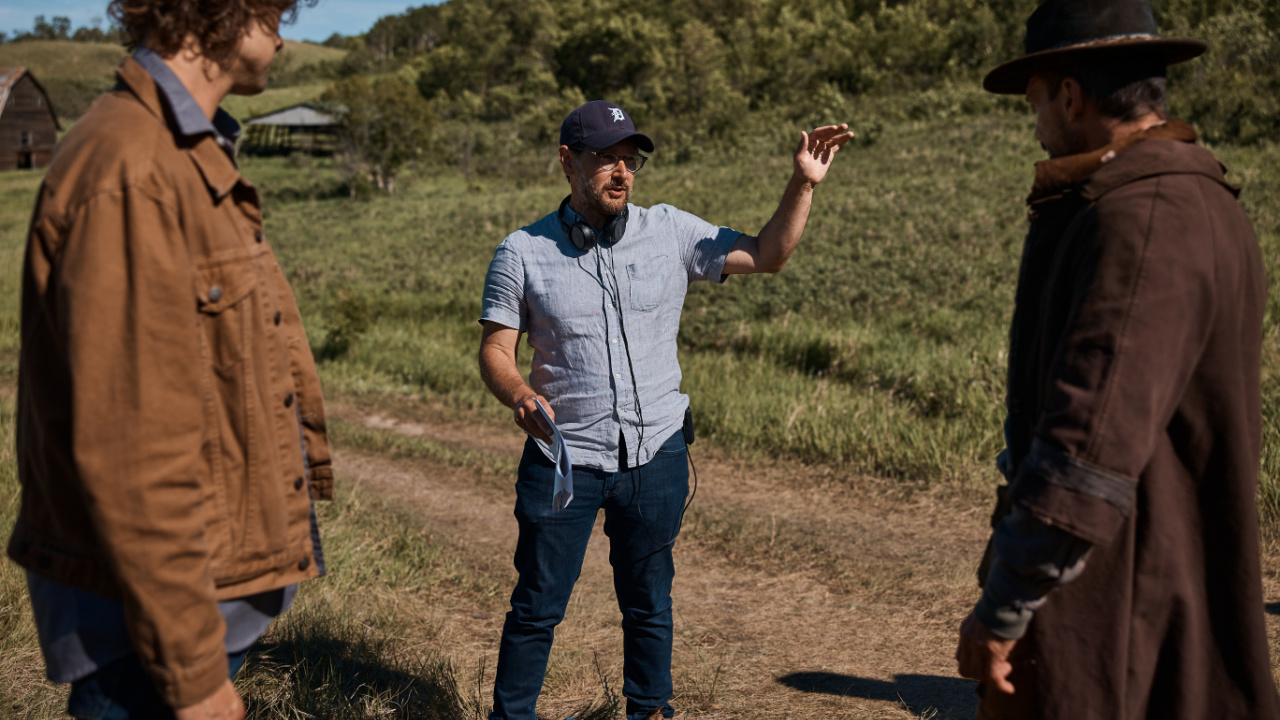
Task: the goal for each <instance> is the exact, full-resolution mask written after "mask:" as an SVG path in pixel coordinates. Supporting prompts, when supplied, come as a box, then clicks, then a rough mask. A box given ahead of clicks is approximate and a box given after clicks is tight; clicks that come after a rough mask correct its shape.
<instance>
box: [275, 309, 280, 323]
mask: <svg viewBox="0 0 1280 720" xmlns="http://www.w3.org/2000/svg"><path fill="white" fill-rule="evenodd" d="M280 318H281V315H280V311H279V310H277V311H276V317H275V322H276V324H277V325H279V324H280Z"/></svg>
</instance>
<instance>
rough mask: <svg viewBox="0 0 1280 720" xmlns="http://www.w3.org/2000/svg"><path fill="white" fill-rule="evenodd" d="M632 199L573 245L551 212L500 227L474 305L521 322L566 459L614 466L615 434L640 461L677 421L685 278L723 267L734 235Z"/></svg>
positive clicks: (536, 385) (488, 314) (538, 388)
mask: <svg viewBox="0 0 1280 720" xmlns="http://www.w3.org/2000/svg"><path fill="white" fill-rule="evenodd" d="M628 209H629V214H628V216H627V230H626V233H625V234H624V235H623V237H622V239H621V240H619V241H618V242H617V243H615V244H614V245H613V246H612V247H607V246H606V247H602V246H596V247H595V248H592V249H590V250H588V251H586V252H582V251H580V250H578V249H577V248H575V247H574V246H573V243H572V242H570V240H569V237H568V235H567V234H566V233H565V231H564V226H563V225H562V224H561V222H560V219H559V217H558V216H557V214H556V213H551V214H550V215H547V216H546V217H544V218H542V219H541V220H539V221H537V222H535V223H534V224H532V225H530V226H528V227H524V228H521V229H519V230H517V231H515V232H513V233H511V234H510V235H508V236H507V238H506V239H505V240H503V241H502V244H501V245H499V246H498V249H497V251H496V252H495V253H494V256H493V261H492V262H491V263H490V264H489V272H488V275H487V276H486V277H485V284H484V302H483V306H482V310H481V316H480V320H481V321H482V322H483V321H489V322H494V323H497V324H498V325H502V326H504V327H509V328H514V329H516V330H519V331H521V332H525V333H528V337H529V346H530V347H532V348H533V369H532V372H531V373H530V374H529V385H530V387H532V388H533V390H534V392H537V393H539V394H540V395H542V396H544V397H545V398H547V400H548V401H549V402H550V403H551V408H552V410H553V411H554V412H555V414H556V425H558V426H559V428H560V432H561V433H562V434H563V435H564V438H565V442H566V443H567V444H568V446H569V449H570V452H571V454H572V456H573V462H574V465H575V466H577V467H590V468H597V469H600V470H603V471H605V472H615V471H617V469H618V449H619V447H618V441H619V435H620V434H621V435H622V436H624V437H625V440H626V447H627V454H628V461H629V463H630V465H631V466H632V467H636V466H639V465H643V464H644V463H647V462H648V461H649V460H650V459H651V458H652V457H653V454H654V453H655V452H656V451H657V450H658V448H659V447H660V446H661V445H662V442H663V441H664V440H666V439H667V438H669V437H670V436H671V435H672V434H673V433H675V432H676V431H677V430H679V429H680V427H681V425H682V423H683V422H684V411H685V408H686V407H688V406H689V398H688V396H686V395H684V394H682V393H681V392H680V365H679V363H678V361H677V359H676V334H677V332H678V331H679V329H680V312H681V310H682V309H683V307H684V297H685V293H686V292H687V291H688V289H689V283H690V282H692V281H695V280H713V281H717V282H718V281H721V280H722V279H723V271H724V263H725V260H726V259H727V258H728V256H729V251H730V250H732V249H733V245H734V243H735V242H737V240H738V237H739V236H740V235H741V233H739V232H737V231H736V230H730V229H729V228H724V227H716V226H715V225H712V224H711V223H708V222H707V221H705V220H702V219H701V218H698V217H697V216H694V215H691V214H689V213H687V212H684V211H682V210H677V209H676V208H674V207H671V206H670V205H655V206H653V207H651V208H642V207H637V206H635V205H628ZM564 213H565V220H566V221H567V222H568V223H570V224H572V223H573V222H574V221H575V219H576V218H577V215H576V213H574V212H573V210H572V209H571V208H569V207H567V206H566V207H565V210H564ZM618 301H621V303H620V304H621V307H619V302H618ZM628 355H629V356H630V357H629V361H628ZM632 369H634V371H635V378H634V381H635V382H634V386H635V389H636V391H638V392H639V402H638V403H637V402H636V398H635V392H633V390H632V387H633V383H632V375H631V372H632ZM637 405H639V409H638V410H637ZM641 414H643V416H644V427H643V443H642V442H641V429H642V428H641V425H640V416H641ZM538 445H539V446H540V447H541V448H542V451H543V452H544V453H546V454H547V457H551V453H550V449H549V448H548V447H547V446H546V444H545V443H542V442H539V443H538Z"/></svg>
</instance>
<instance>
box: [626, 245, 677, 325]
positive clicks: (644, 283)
mask: <svg viewBox="0 0 1280 720" xmlns="http://www.w3.org/2000/svg"><path fill="white" fill-rule="evenodd" d="M671 271H672V268H671V266H670V263H668V262H667V256H666V255H659V256H657V257H652V258H648V259H646V260H641V261H639V262H634V263H631V264H629V265H627V282H628V284H629V286H630V294H631V309H632V310H639V311H640V312H648V311H650V310H653V309H654V308H656V307H658V306H659V305H661V304H662V298H663V297H664V296H665V295H666V293H667V281H668V280H669V279H670V275H671Z"/></svg>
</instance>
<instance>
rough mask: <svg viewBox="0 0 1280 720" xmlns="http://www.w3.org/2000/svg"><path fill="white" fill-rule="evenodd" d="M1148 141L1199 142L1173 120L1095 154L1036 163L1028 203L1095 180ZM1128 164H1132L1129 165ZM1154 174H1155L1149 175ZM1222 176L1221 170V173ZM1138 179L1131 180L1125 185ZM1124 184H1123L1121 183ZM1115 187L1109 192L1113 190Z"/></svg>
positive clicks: (1090, 153) (1193, 131) (1156, 171)
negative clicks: (1133, 149) (1110, 164)
mask: <svg viewBox="0 0 1280 720" xmlns="http://www.w3.org/2000/svg"><path fill="white" fill-rule="evenodd" d="M1145 140H1172V141H1175V142H1179V143H1194V142H1195V141H1196V131H1195V129H1194V128H1192V127H1191V126H1190V125H1188V124H1186V123H1185V122H1183V121H1181V120H1170V121H1169V122H1166V123H1162V124H1160V125H1156V126H1154V127H1150V128H1147V129H1146V130H1144V131H1142V132H1140V133H1134V134H1132V135H1129V136H1127V137H1124V138H1122V139H1120V140H1117V141H1116V142H1114V143H1111V144H1110V145H1108V146H1106V147H1104V148H1099V149H1097V150H1094V151H1093V152H1088V153H1082V154H1080V155H1069V156H1067V157H1060V158H1053V159H1051V160H1043V161H1041V162H1038V163H1036V183H1035V186H1034V187H1032V189H1031V195H1030V197H1028V198H1027V202H1028V203H1036V202H1039V201H1041V200H1046V199H1048V198H1051V197H1056V196H1058V195H1061V194H1062V193H1063V192H1064V191H1066V190H1068V189H1069V188H1072V187H1075V186H1077V185H1080V184H1081V183H1085V181H1087V180H1091V178H1093V176H1094V174H1095V173H1099V171H1101V170H1102V169H1103V168H1104V167H1106V166H1107V165H1108V164H1109V163H1111V162H1112V161H1114V160H1115V159H1116V158H1117V157H1119V156H1120V154H1121V153H1123V152H1124V151H1126V150H1128V149H1129V148H1131V147H1133V146H1135V145H1137V144H1138V143H1141V142H1143V141H1145ZM1126 165H1128V163H1126ZM1150 170H1154V171H1155V172H1154V174H1160V173H1162V172H1168V170H1167V169H1164V168H1159V169H1157V168H1150ZM1148 174H1151V173H1148ZM1218 174H1219V176H1221V170H1219V173H1218ZM1135 179H1137V177H1129V178H1128V180H1126V181H1125V182H1129V181H1132V180H1135ZM1119 184H1123V183H1119ZM1115 186H1116V185H1111V186H1110V187H1107V188H1106V189H1107V190H1109V189H1111V187H1115ZM1093 189H1094V190H1095V191H1097V194H1095V195H1094V197H1097V195H1100V194H1101V193H1102V192H1105V190H1099V188H1097V187H1094V188H1093Z"/></svg>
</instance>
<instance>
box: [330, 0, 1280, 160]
mask: <svg viewBox="0 0 1280 720" xmlns="http://www.w3.org/2000/svg"><path fill="white" fill-rule="evenodd" d="M1036 5H1037V0H834V1H833V0H607V1H606V0H449V1H448V2H445V3H443V4H440V5H432V6H424V7H419V8H413V9H410V10H409V11H407V12H405V13H402V14H398V15H389V16H386V17H383V18H381V19H380V20H378V21H377V23H376V24H374V26H373V27H372V28H371V29H370V30H369V31H368V32H367V33H365V34H364V35H362V36H358V37H348V38H339V37H335V38H330V39H329V40H328V41H327V44H331V45H335V46H342V47H346V48H347V49H348V51H349V53H348V56H347V58H346V59H345V60H343V61H342V63H341V67H339V66H337V65H332V66H330V67H328V68H312V69H311V70H310V71H309V72H310V73H312V74H313V75H314V73H317V72H328V73H331V74H332V75H333V76H334V77H339V78H343V77H345V78H346V79H341V80H340V81H339V82H337V83H336V84H335V85H334V86H333V87H332V88H331V89H330V92H329V93H328V95H327V98H328V99H329V101H330V102H331V103H332V107H334V108H336V109H337V110H338V111H339V112H340V114H341V110H342V108H344V107H353V106H354V105H353V103H354V102H357V101H358V102H370V101H371V100H370V99H371V98H375V97H385V98H388V99H390V98H398V100H395V101H390V100H389V101H388V102H386V103H385V104H386V108H385V111H379V110H376V109H375V110H373V111H370V110H369V108H366V109H365V110H364V111H362V112H360V113H358V116H359V117H358V124H360V125H361V126H362V128H363V129H360V130H359V132H361V133H362V134H363V136H364V137H373V136H376V135H378V133H376V132H370V131H369V129H368V124H369V123H377V122H379V119H380V118H385V120H386V123H387V124H388V125H389V126H394V127H396V128H398V130H396V131H388V132H384V133H381V134H382V135H383V136H387V137H392V136H402V135H403V132H404V128H405V127H406V123H407V124H409V125H411V124H412V123H413V121H412V119H406V118H405V117H403V116H404V115H405V114H406V113H408V112H410V111H412V113H414V114H415V115H417V116H418V117H419V119H420V121H421V123H422V124H424V125H430V126H431V129H430V132H429V134H430V135H431V136H432V137H434V138H435V140H436V142H435V149H436V150H438V151H439V152H442V153H443V154H444V155H445V156H447V157H449V158H451V159H452V160H453V161H455V162H457V163H459V164H460V165H462V166H463V167H464V169H465V170H466V171H467V172H468V174H470V173H471V172H472V171H473V169H474V168H475V167H478V166H485V167H487V169H488V170H491V171H492V170H499V171H500V170H502V169H503V165H504V163H506V164H507V165H509V164H510V158H511V157H512V156H513V153H515V154H517V155H518V154H519V151H520V149H521V148H528V147H532V146H538V147H541V146H545V145H547V144H549V143H554V141H555V135H556V133H557V131H558V127H559V122H560V119H561V118H563V117H564V114H565V113H566V112H567V111H568V110H569V109H571V108H572V107H574V106H576V105H578V104H580V103H581V102H584V101H586V100H590V99H598V98H605V99H609V100H612V101H614V102H617V103H619V104H620V105H622V106H623V107H625V108H627V109H628V111H629V112H630V113H631V114H632V115H633V116H634V117H635V118H636V121H637V123H639V124H641V125H643V126H644V127H645V128H646V129H647V131H648V132H650V133H651V134H655V135H657V136H658V139H659V141H660V142H661V144H662V145H663V147H664V157H665V158H666V159H668V160H671V159H674V160H676V161H679V160H683V159H693V158H696V157H697V156H698V154H699V153H700V152H703V151H705V149H706V148H707V147H712V146H715V145H716V143H717V142H721V143H724V142H728V143H734V142H738V141H739V139H740V138H742V137H744V136H750V137H752V138H754V139H755V143H756V144H757V145H759V143H760V142H762V141H763V142H766V143H768V142H771V141H772V140H773V139H775V136H776V138H777V139H778V141H779V142H782V141H784V140H783V139H782V138H781V135H780V134H779V133H778V132H776V131H775V130H774V128H775V127H777V126H779V125H787V124H797V123H801V124H807V123H811V122H832V121H842V120H849V121H851V122H853V123H854V125H855V129H856V130H858V131H859V133H860V135H861V137H862V138H863V140H864V141H873V140H874V138H875V136H876V134H877V132H878V131H879V129H880V127H881V126H882V125H885V124H889V123H893V122H899V121H902V120H909V119H913V118H927V117H939V116H942V117H949V116H962V115H965V114H976V113H986V112H1000V111H1009V110H1013V109H1018V110H1019V111H1020V109H1021V102H1020V100H1019V99H1016V98H1015V99H1007V98H1004V99H1002V98H995V97H991V96H987V95H985V94H983V93H982V92H981V90H980V88H979V86H978V84H979V81H980V78H981V77H982V75H983V74H984V73H985V72H986V71H987V70H989V69H990V68H992V67H994V66H995V65H997V64H998V63H1000V62H1002V61H1004V60H1007V59H1011V58H1013V57H1016V56H1017V55H1020V54H1021V53H1022V42H1023V34H1024V28H1025V22H1026V18H1027V16H1028V15H1029V14H1030V13H1031V12H1032V10H1034V9H1035V7H1036ZM1153 9H1154V10H1155V11H1156V14H1157V22H1158V23H1159V26H1160V28H1161V31H1162V33H1164V34H1165V35H1181V36H1189V37H1196V38H1200V39H1203V40H1206V41H1207V42H1209V44H1210V48H1211V49H1210V52H1209V55H1208V56H1207V57H1205V58H1204V59H1202V60H1200V61H1198V62H1195V63H1190V64H1187V65H1184V66H1178V67H1176V68H1174V69H1173V70H1171V84H1172V87H1173V88H1174V89H1173V92H1172V99H1173V103H1172V107H1171V110H1172V112H1173V114H1175V115H1177V116H1179V117H1183V118H1184V119H1187V120H1189V121H1191V122H1193V123H1194V124H1196V125H1197V127H1199V129H1200V130H1201V133H1202V134H1203V136H1204V137H1205V138H1206V139H1207V140H1209V141H1210V142H1236V143H1256V142H1262V141H1267V140H1269V139H1271V138H1274V137H1276V135H1277V131H1280V101H1278V100H1277V98H1278V97H1280V92H1277V91H1280V5H1278V4H1277V3H1276V2H1275V0H1155V2H1154V8H1153ZM370 72H377V73H379V74H381V75H382V76H383V79H382V80H378V81H376V82H375V83H374V84H377V83H381V84H383V85H384V86H385V87H383V88H382V89H381V90H376V89H374V88H373V87H372V86H370V84H369V83H367V82H366V81H365V80H363V79H362V78H360V77H359V75H360V74H362V73H363V74H368V73H370ZM388 73H391V74H390V75H388ZM391 85H395V86H396V87H391ZM407 88H412V89H416V91H417V94H418V95H419V96H420V98H421V100H422V101H424V102H421V103H420V102H417V99H416V98H415V102H412V103H407V102H405V101H404V98H405V97H407V95H406V90H407ZM344 99H346V100H350V101H352V102H348V103H344ZM354 117H355V116H348V118H349V119H351V118H354ZM355 131H356V129H354V128H353V132H355ZM397 133H399V135H397ZM784 134H785V133H784ZM786 135H787V137H788V138H789V134H786ZM401 155H402V156H403V153H402V154H401ZM401 159H402V161H403V162H408V159H405V158H403V157H402V158H401ZM393 164H394V163H393ZM394 172H395V168H394V167H390V166H387V167H382V168H381V170H380V173H381V176H382V177H383V178H384V180H385V179H386V178H389V177H391V176H393V175H394ZM379 184H380V185H381V184H382V183H379Z"/></svg>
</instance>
